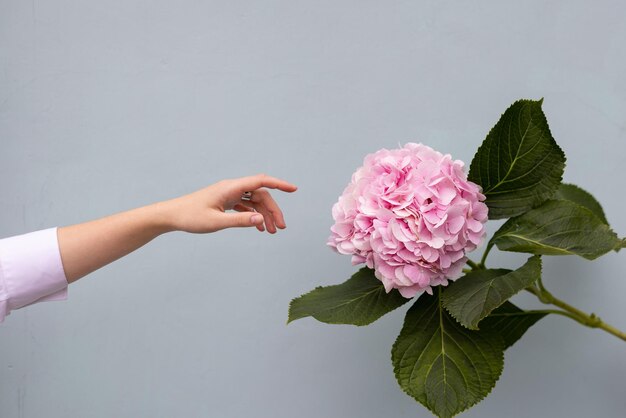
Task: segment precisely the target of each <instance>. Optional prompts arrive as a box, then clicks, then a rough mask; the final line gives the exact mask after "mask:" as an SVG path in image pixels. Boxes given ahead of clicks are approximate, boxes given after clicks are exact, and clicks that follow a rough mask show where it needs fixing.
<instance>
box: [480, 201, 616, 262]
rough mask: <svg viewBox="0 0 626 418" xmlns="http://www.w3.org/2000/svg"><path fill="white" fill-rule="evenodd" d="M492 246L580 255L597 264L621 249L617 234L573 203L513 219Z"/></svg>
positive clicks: (553, 203) (560, 203)
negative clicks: (601, 257) (604, 256)
mask: <svg viewBox="0 0 626 418" xmlns="http://www.w3.org/2000/svg"><path fill="white" fill-rule="evenodd" d="M491 243H495V244H496V245H497V246H498V248H499V249H501V250H503V251H514V252H523V253H531V254H543V255H571V254H574V255H579V256H581V257H584V258H586V259H588V260H593V259H595V258H598V257H600V256H601V255H603V254H606V253H607V252H609V251H611V250H613V249H617V248H618V247H619V246H620V240H619V239H618V238H617V236H616V235H615V233H614V232H613V231H611V229H610V228H609V227H608V226H607V225H606V224H605V223H603V222H602V221H601V220H600V219H599V218H598V217H597V216H595V215H594V214H593V213H591V211H590V210H589V209H587V208H584V207H582V206H580V205H578V204H576V203H574V202H570V201H569V200H549V201H547V202H546V203H544V204H543V205H541V206H539V207H538V208H535V209H532V210H530V211H528V212H526V213H524V214H523V215H520V216H518V217H515V218H512V219H509V220H508V221H507V222H505V223H504V225H502V227H501V228H500V229H499V230H498V231H496V233H495V234H494V236H493V238H492V239H491Z"/></svg>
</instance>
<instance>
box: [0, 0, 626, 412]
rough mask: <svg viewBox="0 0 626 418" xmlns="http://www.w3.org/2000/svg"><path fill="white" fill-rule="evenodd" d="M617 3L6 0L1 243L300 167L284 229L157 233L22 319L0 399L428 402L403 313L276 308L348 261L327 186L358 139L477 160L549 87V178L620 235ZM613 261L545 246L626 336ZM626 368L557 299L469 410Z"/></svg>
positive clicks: (0, 403) (580, 384)
mask: <svg viewBox="0 0 626 418" xmlns="http://www.w3.org/2000/svg"><path fill="white" fill-rule="evenodd" d="M504 3H508V4H504ZM625 18H626V6H625V5H624V2H622V1H613V2H612V1H601V2H592V3H591V2H583V1H571V0H568V1H543V0H542V1H526V2H502V1H493V2H484V1H458V2H452V1H443V0H439V1H379V2H374V1H336V0H335V1H309V2H297V1H264V2H258V1H256V2H255V1H248V2H236V1H222V2H202V1H177V2H173V1H169V2H167V1H121V0H120V1H104V2H95V1H91V2H85V1H61V0H59V1H46V2H41V1H39V2H36V1H34V0H33V1H32V2H26V1H20V0H14V1H7V0H2V1H0V141H1V142H0V144H1V145H2V147H1V150H0V193H1V195H2V199H1V201H0V214H1V216H0V236H10V235H14V234H19V233H23V232H26V231H31V230H36V229H40V228H44V227H50V226H56V225H67V224H72V223H77V222H81V221H84V220H88V219H92V218H95V217H99V216H103V215H106V214H109V213H112V212H116V211H121V210H124V209H128V208H132V207H136V206H139V205H143V204H147V203H150V202H153V201H157V200H160V199H165V198H168V197H174V196H176V195H178V194H181V193H185V192H188V191H192V190H194V189H196V188H199V187H202V186H204V185H207V184H210V183H212V182H214V181H216V180H218V179H222V178H226V177H234V176H242V175H247V174H254V173H257V172H267V173H270V174H273V175H276V176H280V177H284V178H286V179H288V180H291V181H293V182H295V183H296V184H298V185H299V186H300V191H299V192H298V193H297V194H296V195H293V196H280V195H279V196H277V198H278V199H279V202H280V203H281V204H282V206H283V208H284V209H285V213H286V217H287V222H288V226H289V227H288V229H287V230H286V231H284V232H282V233H280V234H278V235H276V236H269V235H266V234H259V233H257V232H256V231H254V230H245V231H244V230H237V231H235V230H233V231H226V232H222V233H219V234H215V235H210V236H192V235H184V234H172V235H170V236H164V237H161V238H159V239H158V240H156V241H155V242H153V243H151V244H150V245H149V246H147V247H145V248H143V249H141V250H140V251H138V252H137V253H135V254H132V255H131V256H129V257H127V258H125V259H123V260H121V261H119V262H117V263H115V264H113V265H110V266H108V267H106V268H103V269H102V270H100V271H98V272H96V273H94V274H92V275H91V276H90V277H89V278H86V279H83V280H81V281H79V282H78V283H76V284H74V285H72V286H71V288H70V297H69V300H68V301H66V302H55V303H45V304H40V305H37V306H33V307H30V308H27V309H23V310H21V311H16V312H14V313H13V314H12V315H11V316H10V317H8V318H7V320H6V322H5V323H4V324H3V325H0V416H1V417H2V418H5V417H44V416H45V417H59V418H61V417H63V418H65V417H81V418H82V417H103V418H105V417H106V418H108V417H176V416H180V417H183V416H184V417H272V418H274V417H278V418H281V417H294V416H299V417H303V418H304V417H311V418H312V417H316V418H317V417H382V416H390V417H416V416H429V414H428V412H426V410H425V409H423V408H422V407H421V406H420V405H419V404H417V403H416V402H414V401H413V400H412V399H411V398H409V397H408V396H406V395H405V394H404V393H402V392H401V390H400V389H399V387H398V385H397V383H396V382H395V379H394V377H393V372H392V368H391V366H390V354H389V352H390V347H391V345H392V343H393V341H394V339H395V336H396V335H397V333H398V331H399V329H400V327H401V324H402V318H403V313H404V311H406V307H405V308H403V309H400V310H399V311H398V312H394V313H393V314H390V315H388V316H386V317H385V318H383V319H382V320H380V321H378V322H377V323H375V324H374V325H372V326H369V327H366V328H358V329H357V328H354V327H349V326H330V325H325V324H321V323H318V322H315V321H314V320H311V319H306V320H301V321H297V322H295V323H293V324H291V325H289V326H285V321H286V315H287V306H288V303H289V301H290V299H291V298H293V297H295V296H297V295H299V294H301V293H303V292H305V291H308V290H309V289H311V288H313V287H314V286H316V285H318V284H331V283H338V282H341V281H343V280H344V279H345V278H347V277H348V276H349V274H350V273H351V272H352V271H354V268H353V267H352V266H350V261H349V258H347V257H341V256H338V255H336V254H335V253H333V252H332V251H331V250H330V249H328V248H327V247H326V246H325V240H326V237H327V235H328V232H329V231H328V228H329V227H330V225H331V221H332V219H331V216H330V208H331V205H332V204H333V203H334V202H335V200H336V198H337V196H338V195H339V194H340V192H341V191H342V189H343V187H344V186H345V184H346V183H347V181H348V180H349V178H350V175H351V173H352V172H353V171H354V169H355V168H356V167H357V166H359V165H360V163H361V161H362V158H363V156H364V155H365V154H367V153H369V152H372V151H374V150H377V149H378V148H382V147H388V148H389V147H395V146H397V145H398V143H404V142H407V141H423V142H425V143H427V144H429V145H431V146H433V147H435V148H437V149H439V150H441V151H443V152H449V153H452V154H453V156H454V157H455V158H460V159H463V160H465V161H466V162H468V163H469V161H470V160H471V158H472V156H473V152H474V150H475V149H476V148H477V146H478V145H479V143H480V141H482V139H483V138H484V136H485V134H486V133H487V132H488V130H489V129H490V128H491V126H492V125H493V124H494V123H495V121H496V120H497V119H498V117H499V115H500V114H501V112H502V111H503V110H504V109H505V108H506V107H507V106H508V105H509V104H510V103H512V102H513V101H514V100H515V99H517V98H522V97H526V98H539V97H545V102H544V110H545V112H546V114H547V115H548V120H549V122H550V124H551V129H552V132H553V134H554V136H555V137H556V139H557V141H558V142H559V143H560V145H561V146H562V147H563V149H564V150H565V152H566V154H567V156H568V167H567V170H566V174H565V179H566V181H569V182H575V183H578V184H580V185H581V186H583V187H585V188H587V189H588V190H591V191H592V192H593V193H594V194H595V195H596V196H597V197H598V199H599V200H600V201H601V202H602V203H603V204H604V208H605V210H606V212H607V215H608V217H609V220H610V221H611V222H612V225H613V226H614V228H615V229H616V230H617V231H619V232H621V235H625V234H626V221H625V220H624V216H623V214H624V206H625V205H626V198H625V197H624V179H625V176H624V174H623V171H622V170H623V161H624V157H625V156H626V147H625V145H624V142H625V139H626V120H625V117H624V115H626V42H625V40H626V26H625V25H624V21H625ZM495 226H496V225H492V226H491V231H493V228H494V227H495ZM624 256H625V254H623V253H622V254H609V255H607V256H605V257H603V258H602V259H600V260H597V261H595V262H592V263H589V262H584V261H581V260H578V259H573V258H572V259H564V258H559V259H557V258H551V259H548V260H546V261H545V269H544V271H545V278H546V282H547V285H548V287H549V288H551V289H553V290H554V292H555V293H556V294H558V295H561V296H562V297H563V298H564V299H566V300H568V301H571V302H572V303H573V304H575V305H577V306H579V307H580V308H582V309H585V310H595V311H596V312H597V313H598V314H599V315H601V316H602V317H604V318H605V319H607V320H609V321H611V322H612V323H613V324H614V325H615V326H617V327H619V328H622V329H626V304H625V303H624V294H626V276H625V274H624V263H625V262H626V258H625V257H624ZM522 259H523V257H521V256H517V255H510V254H509V255H505V254H501V253H500V254H497V253H496V254H494V256H493V258H492V259H491V260H492V261H491V262H492V264H496V263H500V264H506V263H508V264H507V265H508V266H511V267H513V266H516V265H519V264H521V260H522ZM516 301H517V302H519V303H520V304H521V305H523V306H526V307H534V306H539V305H538V304H537V303H534V302H533V301H532V300H531V299H530V298H528V297H525V296H522V297H518V298H516ZM625 376H626V344H625V343H624V342H623V341H619V340H618V339H616V338H615V337H613V336H610V335H608V334H604V333H602V332H600V331H597V330H590V329H586V328H583V327H581V326H579V325H577V324H575V323H573V322H572V321H568V320H567V319H564V318H560V317H554V318H552V317H550V318H547V319H545V320H544V321H542V322H541V323H539V324H538V325H536V326H535V327H534V328H532V329H531V330H530V331H529V332H528V334H527V336H526V337H525V338H524V339H523V340H521V341H520V342H519V343H518V344H517V345H516V346H514V347H513V348H512V349H510V350H509V351H508V352H507V353H506V365H505V370H504V373H503V375H502V377H501V379H500V381H499V383H498V385H497V386H496V388H495V389H494V391H493V392H492V394H491V396H490V397H489V398H488V399H487V400H485V401H483V402H482V403H480V404H479V405H478V406H476V407H475V408H474V409H472V410H471V411H470V412H469V413H467V414H466V415H465V416H467V417H501V416H508V417H511V418H513V417H548V416H554V417H564V416H569V417H589V416H598V417H621V416H623V413H624V408H625V407H626V396H625V395H626V393H625V392H626V389H625V387H626V377H625Z"/></svg>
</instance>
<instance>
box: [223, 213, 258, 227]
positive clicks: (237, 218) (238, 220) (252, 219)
mask: <svg viewBox="0 0 626 418" xmlns="http://www.w3.org/2000/svg"><path fill="white" fill-rule="evenodd" d="M216 218H217V219H216V227H217V228H216V229H217V230H219V229H226V228H232V227H242V228H245V227H250V226H258V225H262V224H263V216H262V215H260V214H258V213H256V212H228V213H226V212H219V213H218V215H217V217H216Z"/></svg>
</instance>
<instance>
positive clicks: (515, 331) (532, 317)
mask: <svg viewBox="0 0 626 418" xmlns="http://www.w3.org/2000/svg"><path fill="white" fill-rule="evenodd" d="M546 315H547V314H546V313H541V312H532V311H530V312H527V311H523V310H521V309H520V308H518V307H517V306H515V305H513V304H512V303H511V302H504V304H503V305H502V306H500V307H499V308H497V309H496V310H494V311H493V312H492V313H491V314H490V315H489V316H488V317H487V318H485V319H483V320H482V321H481V322H480V327H481V329H490V330H493V331H494V332H497V333H499V334H500V335H501V336H502V338H503V339H504V348H505V349H507V348H509V347H510V346H512V345H513V344H515V342H517V340H519V339H520V338H522V335H524V333H525V332H526V331H527V330H528V328H530V327H531V326H533V325H534V324H535V323H536V322H537V321H539V320H540V319H541V318H543V317H544V316H546Z"/></svg>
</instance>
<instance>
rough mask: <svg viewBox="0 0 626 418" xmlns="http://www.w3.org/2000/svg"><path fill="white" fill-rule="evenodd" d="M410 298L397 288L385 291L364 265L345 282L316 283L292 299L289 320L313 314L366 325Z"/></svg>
mask: <svg viewBox="0 0 626 418" xmlns="http://www.w3.org/2000/svg"><path fill="white" fill-rule="evenodd" d="M409 300H410V299H406V298H404V297H403V296H402V295H400V293H399V292H398V291H397V290H395V289H394V290H392V291H391V292H389V293H386V292H385V288H384V287H383V284H382V283H381V282H380V280H378V279H377V278H376V277H375V276H374V270H372V269H369V268H367V267H365V268H362V269H361V270H359V271H358V272H356V273H355V274H354V275H353V276H352V277H351V278H350V279H348V280H347V281H346V282H344V283H342V284H339V285H335V286H327V287H317V288H315V289H314V290H312V291H310V292H309V293H307V294H304V295H302V296H300V297H298V298H295V299H294V300H292V301H291V303H290V304H289V320H288V321H287V323H289V322H291V321H295V320H296V319H300V318H304V317H307V316H312V317H313V318H315V319H317V320H318V321H321V322H326V323H328V324H352V325H367V324H370V323H372V322H374V321H376V320H377V319H378V318H380V317H381V316H383V315H385V314H386V313H388V312H391V311H393V310H394V309H396V308H397V307H399V306H401V305H404V304H405V303H406V302H408V301H409Z"/></svg>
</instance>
